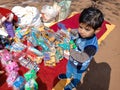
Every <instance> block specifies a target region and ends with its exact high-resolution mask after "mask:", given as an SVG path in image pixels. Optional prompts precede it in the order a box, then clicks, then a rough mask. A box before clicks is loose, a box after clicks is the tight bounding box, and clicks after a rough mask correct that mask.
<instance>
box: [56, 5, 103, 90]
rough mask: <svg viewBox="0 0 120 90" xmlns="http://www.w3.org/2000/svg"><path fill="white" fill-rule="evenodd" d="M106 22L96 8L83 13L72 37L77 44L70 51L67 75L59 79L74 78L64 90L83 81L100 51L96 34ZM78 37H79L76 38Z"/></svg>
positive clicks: (62, 75) (87, 9) (68, 89)
mask: <svg viewBox="0 0 120 90" xmlns="http://www.w3.org/2000/svg"><path fill="white" fill-rule="evenodd" d="M103 21H104V16H103V14H102V12H101V11H100V10H99V9H97V8H95V7H89V8H86V9H84V10H83V11H82V13H81V14H80V17H79V28H78V30H77V34H78V35H75V37H74V34H75V33H76V31H72V33H74V34H73V35H71V36H72V37H71V40H73V41H74V43H75V44H76V46H77V47H76V48H75V49H70V56H69V60H68V63H67V66H66V73H65V74H60V75H59V76H58V78H59V79H67V78H72V80H71V82H70V83H69V84H68V85H66V86H65V87H64V90H72V89H73V88H75V87H76V86H77V85H78V83H79V82H80V80H81V76H82V73H83V72H84V71H86V69H87V67H88V65H89V64H90V61H91V60H92V57H93V56H94V55H95V53H96V52H97V50H98V41H97V37H96V35H95V34H96V33H98V32H99V30H100V27H101V25H102V23H103ZM76 36H77V37H76Z"/></svg>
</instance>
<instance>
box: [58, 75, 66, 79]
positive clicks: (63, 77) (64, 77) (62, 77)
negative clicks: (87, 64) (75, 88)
mask: <svg viewBox="0 0 120 90" xmlns="http://www.w3.org/2000/svg"><path fill="white" fill-rule="evenodd" d="M58 79H67V76H66V74H59V76H58Z"/></svg>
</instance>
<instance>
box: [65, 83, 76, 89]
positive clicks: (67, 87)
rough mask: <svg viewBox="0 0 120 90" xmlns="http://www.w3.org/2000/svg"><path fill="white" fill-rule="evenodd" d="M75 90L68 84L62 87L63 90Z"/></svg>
mask: <svg viewBox="0 0 120 90" xmlns="http://www.w3.org/2000/svg"><path fill="white" fill-rule="evenodd" d="M73 89H74V90H75V86H74V85H73V84H72V82H70V83H69V84H68V85H67V86H65V87H64V90H73Z"/></svg>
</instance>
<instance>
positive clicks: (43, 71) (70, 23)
mask: <svg viewBox="0 0 120 90" xmlns="http://www.w3.org/2000/svg"><path fill="white" fill-rule="evenodd" d="M79 15H80V14H75V15H74V16H72V17H70V18H67V19H65V20H63V21H61V23H63V24H65V26H66V28H74V29H75V28H78V27H79V22H78V19H79ZM106 23H108V22H106V21H104V23H103V24H102V28H101V31H100V32H99V33H98V34H97V37H98V39H99V38H100V37H101V36H102V35H103V34H104V33H105V32H106V26H105V24H106ZM50 28H51V29H54V30H55V31H57V30H58V29H59V27H58V25H57V23H56V24H54V25H53V26H51V27H50ZM66 63H67V60H66V59H63V60H61V61H60V62H59V63H57V65H56V66H55V67H48V66H44V63H41V64H40V65H39V67H40V70H39V72H38V73H37V76H38V78H37V82H38V85H39V90H52V88H53V87H54V86H55V85H56V83H57V82H58V81H59V80H58V79H57V76H58V75H59V74H60V73H64V72H65V70H66ZM0 67H1V65H0ZM27 71H28V70H27V69H26V68H24V67H20V70H19V74H20V75H23V74H24V73H25V72H27ZM0 90H12V88H8V86H7V83H6V75H5V74H2V75H0Z"/></svg>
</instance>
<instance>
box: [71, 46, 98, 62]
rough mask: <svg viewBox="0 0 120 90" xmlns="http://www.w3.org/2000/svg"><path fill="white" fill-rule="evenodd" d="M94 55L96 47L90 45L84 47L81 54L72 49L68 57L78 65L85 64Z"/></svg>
mask: <svg viewBox="0 0 120 90" xmlns="http://www.w3.org/2000/svg"><path fill="white" fill-rule="evenodd" d="M95 53H96V47H95V46H92V45H90V46H87V47H85V49H84V51H83V52H79V51H75V50H74V49H72V50H70V56H72V58H74V59H75V60H76V61H78V62H80V63H83V62H85V61H86V60H88V59H89V58H90V57H91V56H93V55H95Z"/></svg>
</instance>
